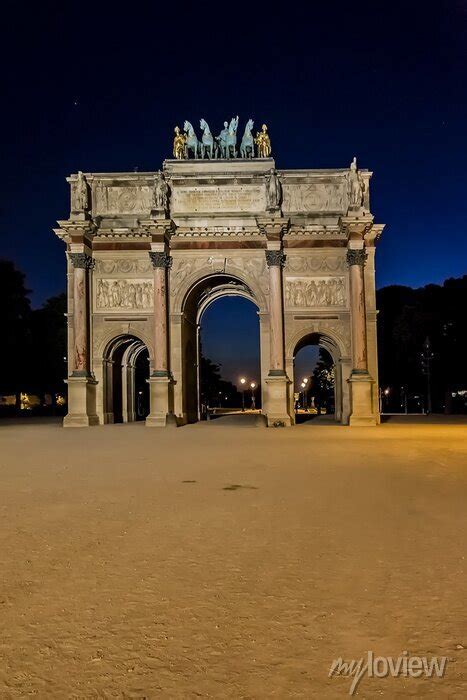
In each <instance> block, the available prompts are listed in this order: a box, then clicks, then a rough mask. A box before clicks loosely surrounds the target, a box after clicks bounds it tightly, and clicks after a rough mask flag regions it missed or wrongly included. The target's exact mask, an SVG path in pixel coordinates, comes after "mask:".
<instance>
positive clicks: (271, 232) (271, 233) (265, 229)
mask: <svg viewBox="0 0 467 700" xmlns="http://www.w3.org/2000/svg"><path fill="white" fill-rule="evenodd" d="M256 225H257V226H258V229H259V232H260V233H261V235H262V236H266V238H267V239H268V241H280V240H281V239H282V237H283V236H284V235H285V234H286V233H287V231H288V230H289V228H290V219H284V218H283V217H282V216H265V217H258V218H257V219H256Z"/></svg>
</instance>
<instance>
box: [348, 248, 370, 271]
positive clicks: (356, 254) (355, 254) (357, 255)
mask: <svg viewBox="0 0 467 700" xmlns="http://www.w3.org/2000/svg"><path fill="white" fill-rule="evenodd" d="M367 258H368V253H367V252H366V250H365V248H349V249H348V250H347V265H348V266H349V267H350V266H351V265H361V266H362V267H363V266H364V265H365V263H366V260H367Z"/></svg>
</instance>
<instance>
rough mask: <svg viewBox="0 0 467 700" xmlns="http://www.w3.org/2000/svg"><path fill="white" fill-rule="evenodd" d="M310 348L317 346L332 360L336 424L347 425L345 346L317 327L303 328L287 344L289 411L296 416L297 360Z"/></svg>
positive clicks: (347, 399) (338, 339)
mask: <svg viewBox="0 0 467 700" xmlns="http://www.w3.org/2000/svg"><path fill="white" fill-rule="evenodd" d="M308 346H316V347H317V348H322V349H324V350H326V352H327V353H328V354H329V356H330V358H331V359H332V365H333V380H334V381H333V383H334V401H333V405H334V418H335V420H336V422H339V423H347V420H348V404H349V397H348V386H347V382H346V381H345V376H344V375H345V373H346V367H345V365H346V358H345V345H344V343H343V341H342V340H341V339H340V338H339V337H337V336H334V335H331V334H330V333H327V332H320V331H319V330H316V328H315V327H310V328H302V329H301V330H300V331H297V333H296V334H295V335H294V336H293V337H292V338H291V339H290V341H289V343H288V344H287V356H286V365H287V374H288V376H289V379H290V380H291V383H290V389H289V409H290V414H291V415H294V414H295V404H296V401H295V395H294V392H295V386H296V381H295V380H296V377H295V358H296V357H297V355H298V353H299V352H300V350H303V349H304V348H306V347H308Z"/></svg>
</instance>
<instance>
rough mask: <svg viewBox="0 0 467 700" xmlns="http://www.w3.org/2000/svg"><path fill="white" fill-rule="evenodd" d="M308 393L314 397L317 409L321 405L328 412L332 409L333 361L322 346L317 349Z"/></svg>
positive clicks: (319, 408)
mask: <svg viewBox="0 0 467 700" xmlns="http://www.w3.org/2000/svg"><path fill="white" fill-rule="evenodd" d="M310 395H311V396H314V398H315V406H316V407H317V409H318V411H320V410H321V408H322V407H325V408H326V411H327V412H328V413H331V412H333V411H334V362H333V359H332V357H331V355H330V354H329V353H328V351H327V350H325V349H324V348H320V349H319V358H318V362H317V363H316V366H315V368H314V370H313V376H312V381H311V391H310Z"/></svg>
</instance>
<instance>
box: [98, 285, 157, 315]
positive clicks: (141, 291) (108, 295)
mask: <svg viewBox="0 0 467 700" xmlns="http://www.w3.org/2000/svg"><path fill="white" fill-rule="evenodd" d="M153 304H154V286H153V281H152V280H151V279H97V280H96V282H95V284H94V309H95V310H96V311H124V310H126V311H130V310H133V311H150V310H151V309H152V308H153Z"/></svg>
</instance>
